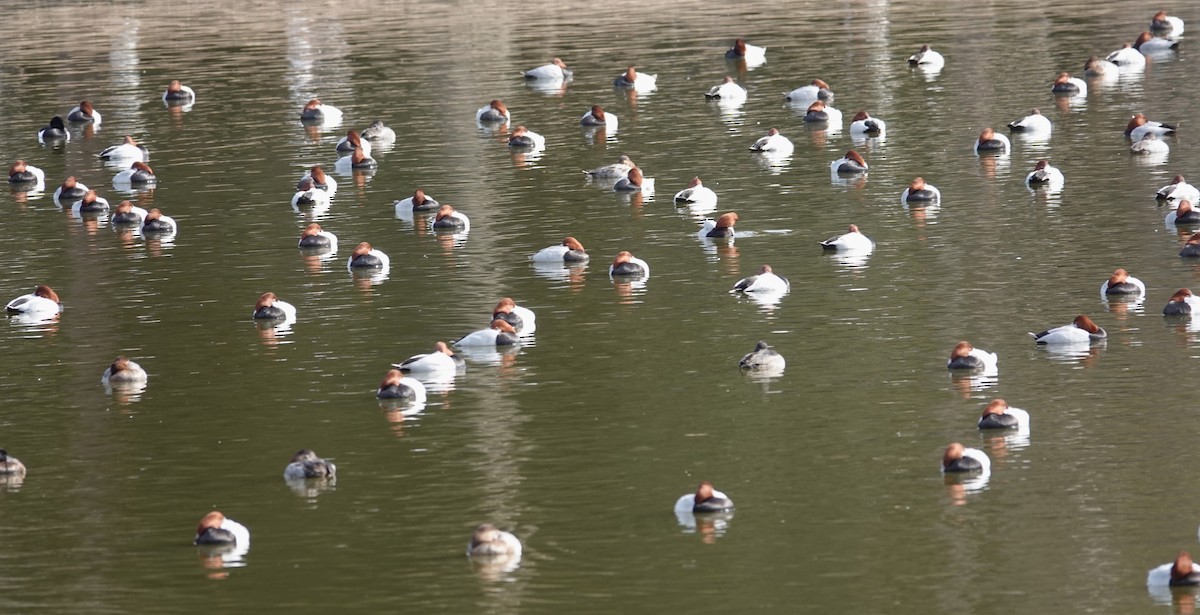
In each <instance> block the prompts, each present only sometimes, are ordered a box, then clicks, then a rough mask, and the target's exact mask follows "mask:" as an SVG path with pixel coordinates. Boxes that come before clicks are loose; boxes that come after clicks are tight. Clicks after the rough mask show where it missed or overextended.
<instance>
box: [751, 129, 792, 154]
mask: <svg viewBox="0 0 1200 615" xmlns="http://www.w3.org/2000/svg"><path fill="white" fill-rule="evenodd" d="M795 148H796V146H795V145H792V142H791V141H789V140H788V138H787V137H785V136H783V135H781V134H779V129H778V128H772V129H770V130H768V131H767V136H765V137H762V138H760V139H759V140H757V141H755V142H754V143H752V144H750V151H752V152H765V153H772V154H780V155H788V154H791V153H792V151H793V150H794V149H795Z"/></svg>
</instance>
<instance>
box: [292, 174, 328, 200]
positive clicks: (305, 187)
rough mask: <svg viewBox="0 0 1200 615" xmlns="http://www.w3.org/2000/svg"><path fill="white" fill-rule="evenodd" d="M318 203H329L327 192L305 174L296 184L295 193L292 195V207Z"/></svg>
mask: <svg viewBox="0 0 1200 615" xmlns="http://www.w3.org/2000/svg"><path fill="white" fill-rule="evenodd" d="M320 204H325V205H328V204H329V193H328V192H325V191H324V190H322V189H320V188H318V187H317V184H316V182H314V181H313V179H312V178H311V177H307V176H306V177H305V178H304V179H302V180H300V183H299V184H297V185H296V193H295V194H293V195H292V207H300V206H302V205H320Z"/></svg>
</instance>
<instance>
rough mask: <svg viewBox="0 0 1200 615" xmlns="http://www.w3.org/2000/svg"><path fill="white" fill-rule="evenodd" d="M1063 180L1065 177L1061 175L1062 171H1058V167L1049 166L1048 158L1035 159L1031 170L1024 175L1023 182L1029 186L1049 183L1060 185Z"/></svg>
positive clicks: (1052, 185) (1064, 180) (1050, 184)
mask: <svg viewBox="0 0 1200 615" xmlns="http://www.w3.org/2000/svg"><path fill="white" fill-rule="evenodd" d="M1065 182H1066V178H1064V177H1063V174H1062V171H1059V170H1058V167H1055V166H1051V165H1050V161H1049V160H1039V161H1037V164H1036V165H1034V167H1033V170H1032V171H1030V172H1029V175H1026V176H1025V183H1026V184H1028V185H1030V186H1035V185H1037V186H1041V185H1049V186H1051V187H1054V186H1062V185H1063V183H1065Z"/></svg>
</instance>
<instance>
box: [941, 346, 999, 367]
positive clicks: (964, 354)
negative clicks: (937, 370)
mask: <svg viewBox="0 0 1200 615" xmlns="http://www.w3.org/2000/svg"><path fill="white" fill-rule="evenodd" d="M997 361H998V359H997V357H996V353H994V352H988V351H986V350H983V349H981V348H976V347H974V346H972V345H971V342H968V341H966V340H963V341H961V342H959V343H958V344H957V345H955V346H954V350H951V351H950V360H948V361H946V369H951V370H971V371H984V372H994V371H995V370H996V363H997Z"/></svg>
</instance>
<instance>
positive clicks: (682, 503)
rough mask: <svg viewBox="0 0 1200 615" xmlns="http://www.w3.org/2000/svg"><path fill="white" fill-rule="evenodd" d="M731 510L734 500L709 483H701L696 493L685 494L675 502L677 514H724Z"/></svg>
mask: <svg viewBox="0 0 1200 615" xmlns="http://www.w3.org/2000/svg"><path fill="white" fill-rule="evenodd" d="M731 510H733V500H731V499H729V496H727V495H725V494H724V493H722V492H720V491H717V490H716V489H715V488H713V484H712V483H710V482H708V481H704V482H702V483H700V486H698V487H696V492H695V493H688V494H684V495H682V496H679V499H678V500H675V512H682V513H723V512H729V511H731Z"/></svg>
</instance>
